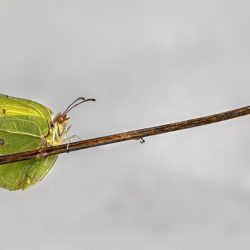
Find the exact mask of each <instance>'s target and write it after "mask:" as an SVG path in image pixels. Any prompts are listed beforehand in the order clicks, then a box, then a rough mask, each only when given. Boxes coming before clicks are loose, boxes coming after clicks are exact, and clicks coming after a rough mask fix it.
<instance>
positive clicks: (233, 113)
mask: <svg viewBox="0 0 250 250" xmlns="http://www.w3.org/2000/svg"><path fill="white" fill-rule="evenodd" d="M249 114H250V106H246V107H243V108H239V109H235V110H230V111H227V112H223V113H218V114H214V115H210V116H204V117H200V118H195V119H191V120H186V121H181V122H175V123H170V124H166V125H161V126H155V127H150V128H144V129H139V130H133V131H128V132H124V133H119V134H113V135H108V136H103V137H98V138H93V139H88V140H83V141H78V142H73V143H70V144H62V145H59V146H54V147H48V148H44V149H39V150H34V151H27V152H23V153H18V154H12V155H4V156H0V164H5V163H12V162H17V161H23V160H29V159H35V158H41V157H46V156H49V155H54V154H62V153H66V152H70V151H75V150H80V149H85V148H91V147H97V146H102V145H106V144H111V143H116V142H122V141H128V140H142V139H143V138H144V137H147V136H153V135H157V134H162V133H167V132H172V131H177V130H181V129H187V128H193V127H198V126H203V125H207V124H210V123H215V122H221V121H225V120H229V119H233V118H237V117H240V116H245V115H249ZM141 142H143V140H142V141H141Z"/></svg>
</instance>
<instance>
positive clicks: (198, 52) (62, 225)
mask: <svg viewBox="0 0 250 250" xmlns="http://www.w3.org/2000/svg"><path fill="white" fill-rule="evenodd" d="M249 9H250V2H249V1H245V0H239V1H226V0H219V1H218V0H210V1H203V0H202V1H198V0H196V1H195V0H190V1H185V0H177V1H172V0H165V1H163V0H154V1H153V0H151V1H150V0H145V1H143V0H133V1H131V0H116V1H114V0H106V1H101V0H83V1H80V0H79V1H77V0H71V1H69V0H65V1H59V0H36V1H34V0H24V1H18V0H13V1H11V0H1V1H0V87H1V88H0V92H1V93H4V94H8V95H12V96H18V97H23V98H28V99H32V100H36V101H38V102H40V103H42V104H44V105H46V106H48V107H50V108H51V109H52V110H54V112H55V113H57V112H58V111H63V110H64V109H65V107H66V106H67V105H68V104H69V103H71V102H72V101H73V100H74V99H75V98H77V97H79V96H84V97H93V98H96V99H97V102H95V103H86V104H84V105H82V106H80V107H78V108H76V109H75V110H73V111H72V112H71V114H70V116H71V124H72V130H71V134H72V135H74V134H75V135H78V136H80V137H81V138H83V139H84V138H92V137H97V136H103V135H108V134H112V133H117V132H122V131H127V130H131V129H139V128H143V127H149V126H153V125H160V124H165V123H169V122H175V121H179V120H185V119H190V118H194V117H199V116H203V115H209V114H213V113H216V112H222V111H226V110H230V109H234V108H238V107H241V106H246V105H249V91H250V66H249V65H250V64H249V63H250V59H249V58H250V34H249V24H250V15H249ZM249 125H250V120H249V117H243V118H238V119H235V120H230V121H226V122H222V123H218V124H214V125H209V126H204V127H199V128H194V129H189V130H185V131H180V132H174V133H169V134H164V135H159V136H154V137H150V138H146V142H145V143H144V144H140V143H139V142H138V141H130V142H124V143H119V144H113V145H108V146H103V147H98V148H92V149H87V150H82V151H78V152H73V153H70V154H64V155H61V156H60V157H59V159H58V161H57V162H56V164H55V166H54V168H53V169H52V171H51V172H50V173H49V175H48V176H47V178H46V179H44V180H43V181H42V182H41V183H40V184H38V185H37V186H35V187H34V188H32V189H30V190H28V191H25V192H22V191H19V192H9V191H6V190H0V204H1V205H0V248H1V250H9V249H11V250H13V249H18V250H21V249H25V250H31V249H32V250H33V249H36V250H45V249H46V250H50V249H52V250H55V249H60V250H67V249H86V250H97V249H101V250H127V249H129V250H130V249H131V250H138V249H143V250H144V249H145V250H151V249H155V250H163V249H170V250H179V249H192V250H193V249H197V250H198V249H220V250H221V249H227V250H228V249H241V250H242V249H249V245H250V237H249V235H250V165H249V163H250V155H249V139H250V135H249Z"/></svg>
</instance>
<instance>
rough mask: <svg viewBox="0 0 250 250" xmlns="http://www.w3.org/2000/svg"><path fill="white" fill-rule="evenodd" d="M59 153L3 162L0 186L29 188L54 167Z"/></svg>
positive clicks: (16, 188)
mask: <svg viewBox="0 0 250 250" xmlns="http://www.w3.org/2000/svg"><path fill="white" fill-rule="evenodd" d="M56 159H57V155H52V156H49V157H46V158H40V159H32V160H26V161H21V162H15V163H8V164H3V165H1V167H0V187H2V188H5V189H8V190H11V191H14V190H19V189H22V190H24V189H28V188H30V187H31V186H32V185H34V184H36V183H38V182H40V181H41V180H42V179H43V178H44V177H45V175H46V174H47V173H48V171H49V170H50V169H51V168H52V166H53V165H54V163H55V161H56Z"/></svg>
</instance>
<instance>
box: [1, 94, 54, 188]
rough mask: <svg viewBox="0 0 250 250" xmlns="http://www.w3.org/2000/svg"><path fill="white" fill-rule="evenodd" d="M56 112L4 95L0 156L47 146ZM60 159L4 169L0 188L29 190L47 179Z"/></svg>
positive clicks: (33, 162) (31, 102)
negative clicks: (46, 140)
mask: <svg viewBox="0 0 250 250" xmlns="http://www.w3.org/2000/svg"><path fill="white" fill-rule="evenodd" d="M51 119H52V111H51V110H50V109H48V108H47V107H45V106H43V105H41V104H39V103H37V102H33V101H30V100H25V99H21V98H16V97H9V96H5V95H1V94H0V140H1V145H0V155H5V154H13V153H18V152H23V151H27V150H33V149H38V148H41V147H42V146H44V145H45V144H44V143H45V142H44V137H45V136H46V135H47V134H48V133H49V123H50V122H51ZM56 158H57V156H50V157H47V158H41V159H34V160H27V161H22V162H16V163H9V164H3V165H0V187H2V188H5V189H9V190H18V189H26V188H28V187H30V186H32V185H34V184H35V183H37V182H39V181H40V180H42V179H43V177H44V176H45V175H46V174H47V172H48V171H49V170H50V168H51V167H52V166H53V164H54V162H55V161H56Z"/></svg>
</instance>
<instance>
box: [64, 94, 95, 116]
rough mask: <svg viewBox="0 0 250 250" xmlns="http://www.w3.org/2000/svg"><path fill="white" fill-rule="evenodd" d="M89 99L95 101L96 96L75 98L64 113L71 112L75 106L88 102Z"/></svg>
mask: <svg viewBox="0 0 250 250" xmlns="http://www.w3.org/2000/svg"><path fill="white" fill-rule="evenodd" d="M88 101H95V99H94V98H88V99H86V98H84V97H78V98H77V99H76V100H74V101H73V102H72V103H71V104H70V105H69V106H68V107H67V108H66V110H65V111H64V112H63V114H67V113H69V111H70V110H72V109H73V108H75V107H76V106H78V105H80V104H82V103H84V102H88Z"/></svg>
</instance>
